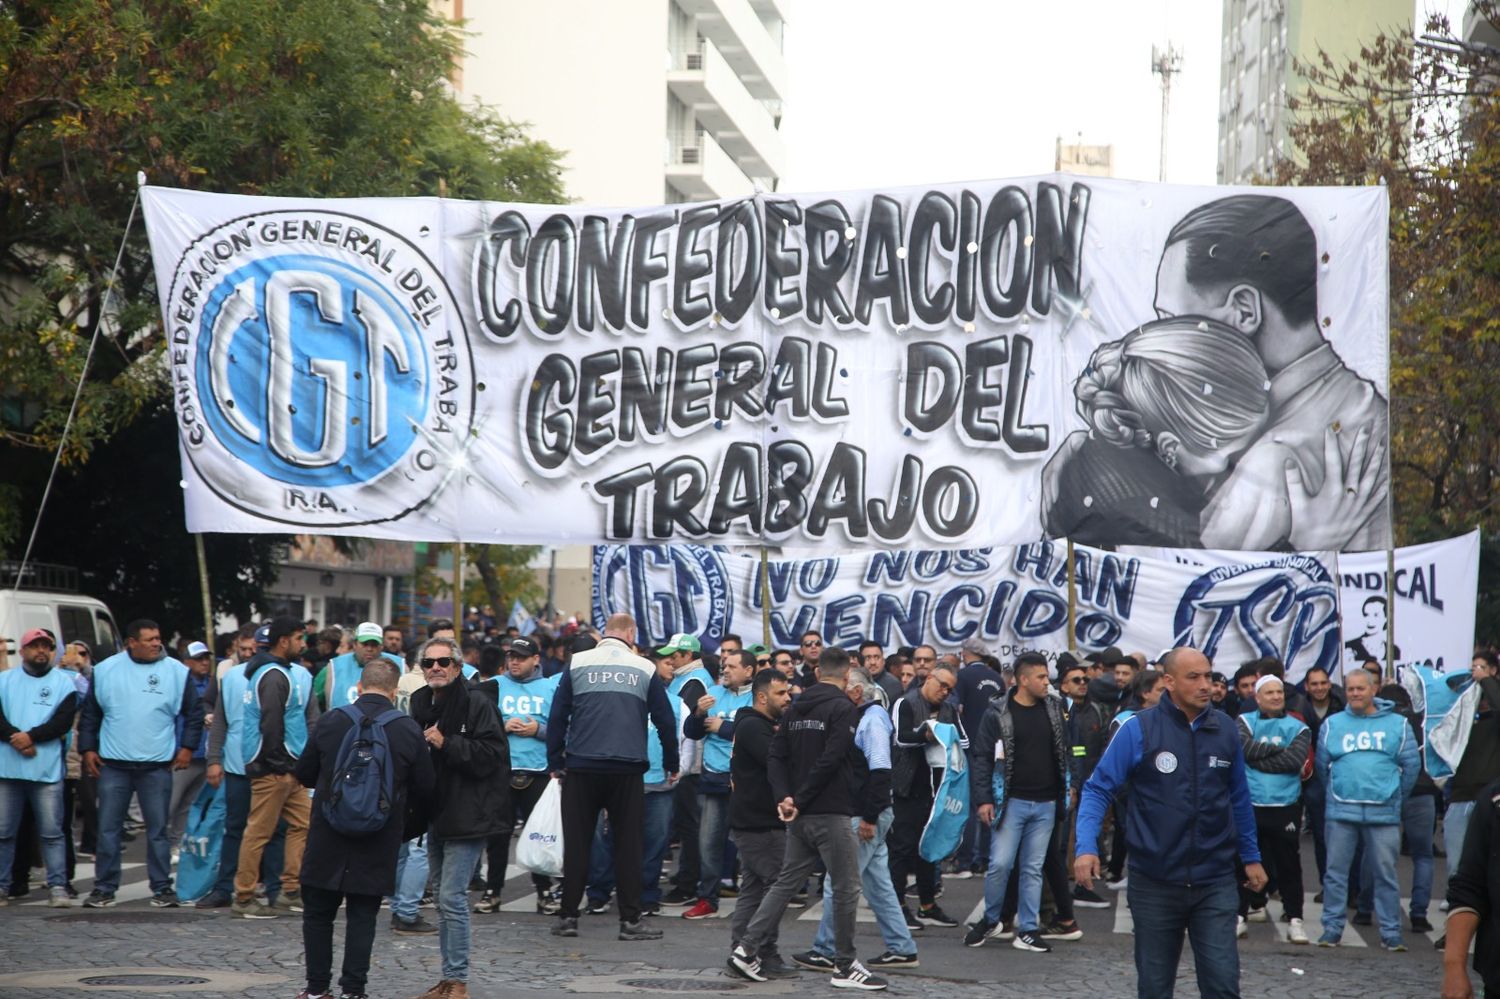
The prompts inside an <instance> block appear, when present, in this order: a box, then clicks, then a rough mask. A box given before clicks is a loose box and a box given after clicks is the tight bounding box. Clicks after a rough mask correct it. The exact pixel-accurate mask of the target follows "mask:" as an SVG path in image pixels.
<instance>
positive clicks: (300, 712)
mask: <svg viewBox="0 0 1500 999" xmlns="http://www.w3.org/2000/svg"><path fill="white" fill-rule="evenodd" d="M268 670H273V671H275V672H278V673H280V674H281V675H282V676H284V677H286V679H287V684H288V686H289V687H290V690H289V691H288V692H287V698H286V707H285V708H284V709H283V710H282V713H281V718H282V741H283V742H284V743H285V744H286V751H287V752H288V753H290V754H291V755H292V756H301V755H302V750H303V749H304V748H305V747H306V746H307V700H308V698H309V697H311V696H312V674H310V673H308V672H307V670H305V669H301V668H298V669H296V670H290V669H287V668H286V667H285V666H282V665H280V664H279V663H263V664H261V667H260V668H259V669H257V670H256V671H255V675H254V676H253V677H251V678H250V684H249V687H248V688H247V689H246V691H245V694H244V696H243V698H242V700H244V702H245V714H244V723H245V742H244V746H245V762H246V763H250V762H252V761H254V759H255V758H256V757H257V756H259V755H260V749H261V746H260V684H261V681H262V680H264V679H265V678H266V673H267V671H268ZM240 672H241V673H243V672H244V670H240Z"/></svg>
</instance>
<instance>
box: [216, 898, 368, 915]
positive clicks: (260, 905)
mask: <svg viewBox="0 0 1500 999" xmlns="http://www.w3.org/2000/svg"><path fill="white" fill-rule="evenodd" d="M229 911H230V912H232V913H233V914H234V915H236V916H239V917H240V918H241V919H275V918H276V917H277V916H279V915H281V913H279V912H277V911H276V910H275V909H273V908H271V907H270V906H269V905H267V904H266V903H265V901H264V900H263V899H259V898H252V899H251V900H250V901H248V902H241V901H240V900H239V899H235V900H234V901H233V902H231V903H230V905H229ZM392 918H394V917H392Z"/></svg>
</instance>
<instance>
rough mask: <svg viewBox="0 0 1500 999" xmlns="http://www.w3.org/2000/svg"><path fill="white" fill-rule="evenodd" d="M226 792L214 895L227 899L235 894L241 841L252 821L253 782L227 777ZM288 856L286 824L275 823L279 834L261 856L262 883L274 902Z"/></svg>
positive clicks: (242, 778)
mask: <svg viewBox="0 0 1500 999" xmlns="http://www.w3.org/2000/svg"><path fill="white" fill-rule="evenodd" d="M222 787H223V788H224V839H223V841H222V843H221V844H220V846H219V879H218V880H217V881H215V882H214V891H221V892H223V893H224V894H226V895H228V894H231V893H233V891H234V872H235V869H236V868H237V867H238V866H239V863H240V840H241V839H243V838H244V836H245V822H246V821H247V820H248V819H249V818H250V778H249V777H246V776H244V775H243V774H231V773H226V774H225V775H224V781H223V784H222ZM285 856H286V821H285V820H283V821H281V822H278V823H276V832H275V833H273V834H272V835H271V841H270V842H269V843H267V844H266V848H265V850H264V851H262V852H261V855H260V883H261V884H262V885H264V886H265V889H266V897H267V898H269V899H274V898H275V897H276V896H277V895H278V894H279V893H280V891H281V867H282V861H283V859H284V858H285Z"/></svg>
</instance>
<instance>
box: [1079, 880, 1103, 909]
mask: <svg viewBox="0 0 1500 999" xmlns="http://www.w3.org/2000/svg"><path fill="white" fill-rule="evenodd" d="M1073 904H1074V905H1076V906H1078V907H1079V908H1080V909H1108V908H1109V906H1110V903H1109V901H1108V900H1106V899H1105V898H1104V896H1103V895H1100V894H1099V893H1098V892H1096V891H1094V890H1093V889H1092V888H1085V887H1084V886H1083V885H1074V886H1073Z"/></svg>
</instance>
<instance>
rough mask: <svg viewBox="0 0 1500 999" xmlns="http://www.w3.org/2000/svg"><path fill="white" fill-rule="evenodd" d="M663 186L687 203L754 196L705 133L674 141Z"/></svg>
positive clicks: (740, 173) (746, 179) (735, 167)
mask: <svg viewBox="0 0 1500 999" xmlns="http://www.w3.org/2000/svg"><path fill="white" fill-rule="evenodd" d="M667 183H669V184H671V185H672V187H673V188H675V189H676V190H677V191H679V192H681V194H682V196H683V198H684V199H685V200H687V201H726V200H732V199H735V198H748V197H749V196H750V195H752V194H754V193H755V185H754V184H753V183H752V182H751V180H750V178H749V177H747V176H745V171H743V170H741V169H740V168H739V166H738V165H736V163H735V161H734V157H732V156H730V155H729V154H728V153H726V152H725V151H724V149H723V148H722V147H721V146H720V145H719V144H718V143H717V142H715V141H714V137H713V136H712V135H709V134H708V133H707V132H700V133H698V135H697V136H688V137H686V138H682V139H679V140H675V141H674V143H673V146H672V151H671V157H670V158H669V159H668V161H667Z"/></svg>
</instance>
